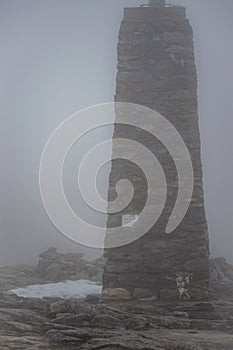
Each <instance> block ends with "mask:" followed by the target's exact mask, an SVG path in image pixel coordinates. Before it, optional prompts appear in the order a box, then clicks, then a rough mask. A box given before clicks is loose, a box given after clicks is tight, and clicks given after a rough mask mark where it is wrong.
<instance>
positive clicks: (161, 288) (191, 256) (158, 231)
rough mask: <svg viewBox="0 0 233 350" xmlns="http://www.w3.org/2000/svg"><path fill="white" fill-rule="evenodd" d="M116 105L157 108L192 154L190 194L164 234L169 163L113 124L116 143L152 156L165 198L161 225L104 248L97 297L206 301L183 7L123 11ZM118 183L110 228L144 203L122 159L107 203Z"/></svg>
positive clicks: (170, 198)
mask: <svg viewBox="0 0 233 350" xmlns="http://www.w3.org/2000/svg"><path fill="white" fill-rule="evenodd" d="M115 100H116V102H129V103H135V104H139V105H142V106H146V107H149V108H151V109H153V110H156V111H157V112H159V113H160V114H161V115H163V116H165V117H166V118H167V120H168V121H169V122H170V123H172V124H173V125H174V126H175V128H176V129H177V131H178V132H179V133H180V135H181V136H182V138H183V140H184V141H185V144H186V146H187V148H188V150H189V152H190V155H191V159H192V164H193V170H194V191H193V196H192V200H191V204H190V207H189V209H188V211H187V214H186V216H185V218H184V219H183V221H182V222H181V224H180V225H179V226H178V227H177V228H176V229H175V231H174V232H173V233H172V234H171V235H167V234H166V233H165V227H166V225H167V222H168V219H169V215H170V214H171V210H172V207H173V206H174V203H175V200H176V194H177V174H176V169H175V166H174V163H173V161H172V159H171V157H170V155H169V153H168V152H167V151H166V150H165V149H164V147H163V145H161V144H160V143H159V142H156V141H155V140H152V139H151V138H150V136H149V135H148V134H145V133H141V132H140V131H139V130H136V131H135V130H131V129H130V128H127V127H126V126H119V125H117V124H116V126H115V131H114V137H115V138H116V137H127V138H131V139H137V138H139V140H140V142H142V143H143V144H144V145H145V146H146V147H148V148H150V149H151V150H152V152H154V153H155V154H156V155H157V156H158V159H159V161H160V163H161V165H162V167H163V169H164V171H165V174H166V180H167V186H168V195H167V200H166V205H165V209H164V211H163V213H162V216H161V218H160V220H159V221H158V222H157V223H156V225H155V226H154V227H153V228H152V229H151V230H150V231H149V232H147V233H146V234H145V235H144V236H143V237H142V238H140V239H138V240H137V241H135V242H133V243H131V244H128V245H125V246H122V247H119V248H112V249H106V250H105V253H104V255H105V257H106V263H105V267H104V274H103V296H104V297H105V298H106V299H111V298H119V299H120V298H130V297H132V298H139V299H140V298H150V297H154V298H158V299H169V300H171V299H179V298H184V299H197V300H201V299H205V298H208V278H209V264H208V262H209V242H208V229H207V222H206V216H205V209H204V195H203V185H202V165H201V157H200V134H199V128H198V113H197V110H198V104H197V76H196V68H195V63H194V47H193V33H192V28H191V26H190V24H189V22H188V20H187V18H186V11H185V8H184V7H180V6H166V5H165V1H164V0H157V1H156V0H154V1H153V0H151V1H150V3H149V5H147V6H141V7H139V8H126V9H125V10H124V19H123V21H122V24H121V28H120V33H119V42H118V73H117V87H116V97H115ZM116 122H117V120H116ZM113 153H114V149H113ZM121 178H128V179H129V180H131V182H132V183H133V185H134V187H135V198H134V201H133V202H132V204H131V205H130V206H129V207H128V208H127V209H126V210H125V211H122V212H120V213H118V214H111V215H109V217H108V227H109V228H111V227H113V226H114V225H115V224H118V225H119V224H122V225H124V224H125V223H126V224H127V220H130V217H131V219H132V220H133V218H134V216H135V217H136V215H137V213H138V212H140V211H141V210H142V208H143V205H144V204H145V195H146V190H145V189H146V181H145V179H144V178H143V174H142V173H141V172H140V170H139V169H138V168H137V167H135V166H134V165H133V164H132V163H129V164H127V163H126V162H125V161H121V160H115V161H113V162H112V168H111V174H110V184H109V200H112V199H113V198H114V195H115V194H114V186H115V185H116V183H117V182H118V181H119V180H120V179H121Z"/></svg>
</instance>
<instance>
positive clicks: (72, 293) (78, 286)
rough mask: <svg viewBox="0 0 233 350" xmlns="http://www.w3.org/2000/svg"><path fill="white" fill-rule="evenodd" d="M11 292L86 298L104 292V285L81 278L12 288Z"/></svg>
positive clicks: (37, 296)
mask: <svg viewBox="0 0 233 350" xmlns="http://www.w3.org/2000/svg"><path fill="white" fill-rule="evenodd" d="M11 292H12V293H14V294H16V295H17V296H19V297H23V298H44V297H58V298H85V297H86V296H87V295H90V294H98V295H100V294H101V293H102V286H101V285H98V284H96V283H95V282H91V281H86V280H79V281H65V282H58V283H50V284H34V285H31V286H27V287H25V288H16V289H11Z"/></svg>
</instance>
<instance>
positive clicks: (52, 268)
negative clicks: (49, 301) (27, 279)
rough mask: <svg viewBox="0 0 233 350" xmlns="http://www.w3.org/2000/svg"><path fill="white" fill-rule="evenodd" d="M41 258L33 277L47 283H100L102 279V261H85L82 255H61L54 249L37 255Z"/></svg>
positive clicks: (99, 259) (100, 259)
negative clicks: (75, 281) (67, 281)
mask: <svg viewBox="0 0 233 350" xmlns="http://www.w3.org/2000/svg"><path fill="white" fill-rule="evenodd" d="M39 257H40V258H41V259H40V261H39V263H38V265H37V267H36V269H34V271H33V275H34V276H35V277H37V278H40V279H41V280H43V281H47V282H58V281H64V280H68V279H70V280H78V279H86V280H91V281H94V282H100V281H101V279H102V270H103V259H102V258H98V259H96V260H95V261H93V262H90V261H86V260H85V259H84V258H83V254H78V253H76V254H75V253H68V254H61V253H59V252H58V251H57V249H56V248H53V247H51V248H49V249H47V250H46V251H45V252H43V253H41V254H40V255H39Z"/></svg>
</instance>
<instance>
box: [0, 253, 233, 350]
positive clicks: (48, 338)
mask: <svg viewBox="0 0 233 350" xmlns="http://www.w3.org/2000/svg"><path fill="white" fill-rule="evenodd" d="M88 264H89V263H88ZM35 269H37V268H29V267H27V268H26V267H21V269H20V268H19V267H16V268H2V269H0V282H1V299H0V350H9V349H13V350H16V349H17V350H23V349H24V350H25V349H26V350H44V349H58V350H62V349H64V350H71V349H83V350H91V349H93V350H94V349H96V350H97V349H105V350H110V349H111V350H116V349H117V350H127V349H132V350H210V349H211V350H212V349H213V350H220V349H221V350H224V349H225V350H232V349H233V295H232V291H233V267H232V266H231V265H229V264H227V262H226V261H225V260H224V259H214V260H212V261H211V266H210V271H211V293H212V299H211V301H209V302H182V301H181V302H173V303H162V302H159V301H152V300H147V301H137V302H133V301H127V302H111V303H110V302H109V303H106V302H103V301H102V300H101V299H100V298H99V297H97V296H89V297H87V298H86V299H85V300H78V299H67V300H64V299H59V298H56V299H55V298H44V299H22V298H19V297H17V296H15V295H13V294H11V293H9V292H8V291H7V290H8V289H9V288H11V287H16V286H22V285H26V284H29V283H30V284H31V283H35V282H38V278H39V277H36V274H35ZM40 278H41V280H43V278H42V277H40Z"/></svg>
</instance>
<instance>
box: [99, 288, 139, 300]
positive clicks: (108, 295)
mask: <svg viewBox="0 0 233 350" xmlns="http://www.w3.org/2000/svg"><path fill="white" fill-rule="evenodd" d="M131 298H132V295H131V294H130V292H129V291H128V290H126V289H124V288H105V289H103V299H104V300H130V299H131Z"/></svg>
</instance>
